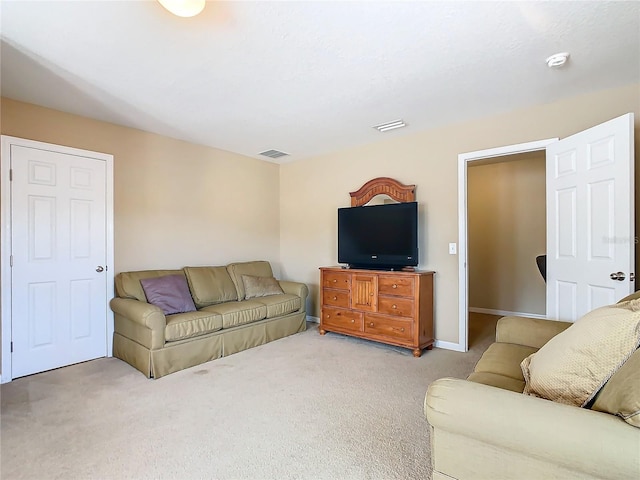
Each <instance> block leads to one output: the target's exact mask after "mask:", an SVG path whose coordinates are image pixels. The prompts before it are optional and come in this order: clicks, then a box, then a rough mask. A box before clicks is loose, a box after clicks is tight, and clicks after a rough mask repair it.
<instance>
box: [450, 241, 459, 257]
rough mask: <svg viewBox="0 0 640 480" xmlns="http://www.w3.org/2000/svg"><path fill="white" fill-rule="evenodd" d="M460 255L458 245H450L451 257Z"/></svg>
mask: <svg viewBox="0 0 640 480" xmlns="http://www.w3.org/2000/svg"><path fill="white" fill-rule="evenodd" d="M456 253H458V245H457V244H455V243H450V244H449V255H455V254H456Z"/></svg>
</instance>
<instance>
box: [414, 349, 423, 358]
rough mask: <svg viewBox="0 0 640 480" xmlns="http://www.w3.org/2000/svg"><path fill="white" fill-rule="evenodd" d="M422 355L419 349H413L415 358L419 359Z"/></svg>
mask: <svg viewBox="0 0 640 480" xmlns="http://www.w3.org/2000/svg"><path fill="white" fill-rule="evenodd" d="M420 355H422V350H420V349H419V348H414V349H413V356H414V357H416V358H418V357H419V356H420Z"/></svg>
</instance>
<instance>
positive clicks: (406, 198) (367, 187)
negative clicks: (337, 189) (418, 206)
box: [349, 177, 416, 207]
mask: <svg viewBox="0 0 640 480" xmlns="http://www.w3.org/2000/svg"><path fill="white" fill-rule="evenodd" d="M349 195H351V206H352V207H360V206H362V205H365V204H366V203H368V202H369V201H370V200H371V199H372V198H373V197H375V196H376V195H389V197H391V198H392V199H394V200H395V201H396V202H415V201H416V186H415V185H404V184H403V183H400V182H399V181H397V180H394V179H393V178H389V177H378V178H374V179H373V180H369V181H368V182H367V183H365V184H364V185H363V186H362V187H360V189H359V190H357V191H355V192H349Z"/></svg>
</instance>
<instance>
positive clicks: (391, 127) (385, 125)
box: [373, 119, 407, 132]
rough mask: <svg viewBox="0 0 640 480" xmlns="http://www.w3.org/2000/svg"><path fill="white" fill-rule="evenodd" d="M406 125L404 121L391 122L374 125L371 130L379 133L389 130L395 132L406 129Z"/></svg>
mask: <svg viewBox="0 0 640 480" xmlns="http://www.w3.org/2000/svg"><path fill="white" fill-rule="evenodd" d="M406 126H407V124H406V123H404V120H402V119H400V120H394V121H393V122H387V123H381V124H380V125H374V126H373V128H375V129H376V130H378V131H379V132H388V131H389V130H395V129H396V128H402V127H406Z"/></svg>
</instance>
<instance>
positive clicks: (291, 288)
mask: <svg viewBox="0 0 640 480" xmlns="http://www.w3.org/2000/svg"><path fill="white" fill-rule="evenodd" d="M278 283H280V287H281V288H282V290H283V291H284V293H289V294H291V295H298V296H299V297H300V300H301V303H300V311H301V312H306V311H307V296H308V295H309V287H307V285H306V284H304V283H300V282H289V281H286V280H278Z"/></svg>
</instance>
